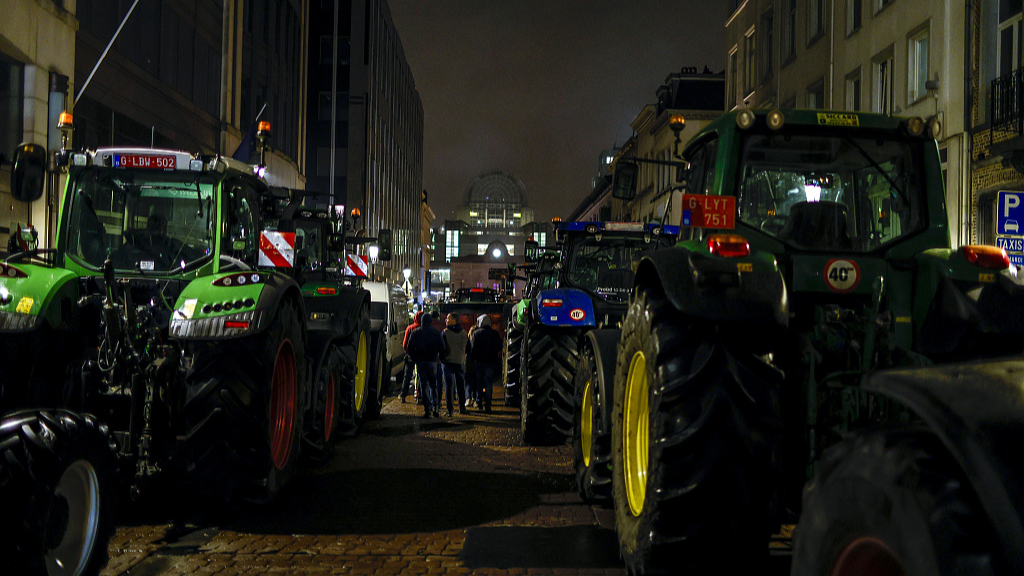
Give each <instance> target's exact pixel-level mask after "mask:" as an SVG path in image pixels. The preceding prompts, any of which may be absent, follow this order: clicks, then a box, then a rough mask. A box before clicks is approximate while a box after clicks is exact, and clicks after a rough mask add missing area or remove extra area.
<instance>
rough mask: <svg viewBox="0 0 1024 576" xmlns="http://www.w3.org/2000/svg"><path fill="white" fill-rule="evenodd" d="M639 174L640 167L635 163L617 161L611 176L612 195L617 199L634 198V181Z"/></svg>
mask: <svg viewBox="0 0 1024 576" xmlns="http://www.w3.org/2000/svg"><path fill="white" fill-rule="evenodd" d="M639 175H640V167H639V166H637V165H636V163H634V162H624V161H620V162H618V163H617V164H616V165H615V174H614V175H613V176H612V196H614V197H615V198H618V199H619V200H632V199H633V198H636V181H637V178H638V176H639Z"/></svg>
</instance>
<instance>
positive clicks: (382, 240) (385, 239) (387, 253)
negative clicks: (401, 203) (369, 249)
mask: <svg viewBox="0 0 1024 576" xmlns="http://www.w3.org/2000/svg"><path fill="white" fill-rule="evenodd" d="M391 244H392V243H391V229H390V228H381V229H380V230H379V231H378V232H377V249H378V252H377V260H380V261H381V262H388V261H390V260H391V248H392V246H391Z"/></svg>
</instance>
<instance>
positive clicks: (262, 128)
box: [256, 120, 270, 138]
mask: <svg viewBox="0 0 1024 576" xmlns="http://www.w3.org/2000/svg"><path fill="white" fill-rule="evenodd" d="M256 136H257V137H259V138H270V122H267V121H266V120H261V121H260V122H259V123H258V124H256Z"/></svg>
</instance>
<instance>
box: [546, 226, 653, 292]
mask: <svg viewBox="0 0 1024 576" xmlns="http://www.w3.org/2000/svg"><path fill="white" fill-rule="evenodd" d="M655 244H656V243H655V242H645V241H644V239H643V238H642V237H619V238H614V237H608V236H607V235H605V236H604V237H603V238H602V239H601V240H598V239H597V237H596V236H593V237H588V238H586V239H583V240H580V241H578V242H576V243H574V244H573V246H572V251H571V253H570V254H569V256H568V258H567V261H566V266H567V270H568V272H567V274H566V281H567V282H568V283H569V284H570V285H572V286H573V287H576V288H582V289H584V290H587V291H589V292H592V293H594V294H595V295H597V296H599V297H601V298H603V299H604V300H607V301H610V302H625V301H626V300H628V299H629V294H630V292H631V291H632V289H633V278H634V275H635V273H636V267H637V265H639V263H640V259H641V258H643V256H644V254H646V253H647V252H648V250H649V249H651V248H653V247H654V246H655Z"/></svg>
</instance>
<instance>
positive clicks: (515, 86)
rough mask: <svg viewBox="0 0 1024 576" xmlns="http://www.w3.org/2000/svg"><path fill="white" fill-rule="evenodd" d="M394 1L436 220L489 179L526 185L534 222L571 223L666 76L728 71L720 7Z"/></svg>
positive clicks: (636, 1) (534, 0)
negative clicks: (606, 153) (492, 175)
mask: <svg viewBox="0 0 1024 576" xmlns="http://www.w3.org/2000/svg"><path fill="white" fill-rule="evenodd" d="M388 2H389V4H390V6H391V13H392V17H393V18H394V22H395V26H396V28H397V29H398V33H399V35H400V36H401V39H402V44H403V45H404V47H405V55H406V58H407V60H408V61H409V65H410V67H411V68H412V73H413V76H414V77H415V79H416V86H417V89H418V90H419V92H420V97H421V98H422V100H423V114H424V123H425V127H424V132H425V135H424V143H423V147H424V150H423V152H424V161H423V164H424V166H423V172H424V182H423V184H424V188H426V190H427V191H428V192H429V193H430V205H431V208H432V209H433V210H434V213H435V214H436V215H437V217H438V218H439V219H445V218H452V217H454V211H455V207H456V206H457V205H458V204H459V203H460V202H461V200H462V196H463V194H464V193H465V191H466V187H467V186H468V185H469V182H470V181H471V180H472V179H473V177H474V176H476V175H477V174H479V173H480V172H483V171H485V170H492V169H499V170H505V171H508V172H510V173H512V174H515V175H516V176H517V177H519V178H520V179H521V180H522V181H523V183H524V184H525V185H526V194H527V198H528V199H529V203H530V205H531V206H533V208H534V209H535V211H536V213H537V218H538V219H541V220H547V219H549V218H551V217H552V216H556V215H561V216H565V215H567V214H568V213H569V212H570V211H571V210H572V209H573V208H574V207H575V206H576V205H577V204H578V203H579V201H580V200H581V199H582V198H583V197H585V196H586V195H587V194H588V193H590V185H591V179H592V178H593V177H594V175H595V173H596V171H597V166H598V156H599V154H600V152H601V150H603V149H605V148H609V147H611V146H612V145H613V144H615V143H616V142H618V143H620V144H621V143H622V142H623V141H624V140H625V139H626V138H628V137H629V136H630V134H631V133H632V131H631V129H630V127H629V123H630V122H632V121H633V119H634V118H636V115H637V114H638V113H639V112H640V110H641V109H642V108H643V106H644V105H646V104H649V103H652V102H653V101H654V99H655V90H656V89H657V88H658V86H660V85H661V83H662V82H663V81H664V79H665V77H666V76H668V75H669V74H670V73H671V72H673V71H678V70H679V69H680V68H682V67H684V66H696V67H697V68H698V69H700V68H702V67H703V66H704V65H708V66H709V67H710V68H711V69H712V70H715V71H721V70H722V69H724V67H725V39H724V38H725V18H726V14H725V11H726V10H725V3H724V2H718V1H714V0H711V1H699V0H657V1H653V0H651V1H645V0H633V1H631V2H630V1H615V0H572V1H558V0H388Z"/></svg>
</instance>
